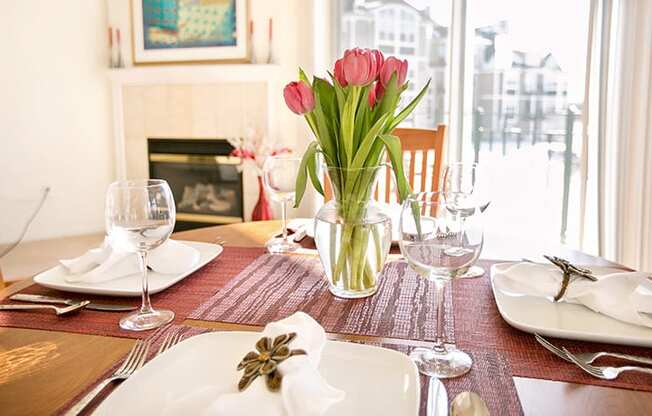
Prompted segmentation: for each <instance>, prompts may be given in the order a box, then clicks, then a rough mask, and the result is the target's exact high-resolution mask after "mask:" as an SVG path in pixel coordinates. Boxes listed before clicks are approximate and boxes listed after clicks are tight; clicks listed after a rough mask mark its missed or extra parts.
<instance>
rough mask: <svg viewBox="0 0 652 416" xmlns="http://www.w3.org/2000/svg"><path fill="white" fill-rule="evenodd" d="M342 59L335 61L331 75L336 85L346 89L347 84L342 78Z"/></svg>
mask: <svg viewBox="0 0 652 416" xmlns="http://www.w3.org/2000/svg"><path fill="white" fill-rule="evenodd" d="M342 59H344V58H340V59H338V60H337V61H335V70H334V71H333V73H334V74H333V75H334V76H335V79H336V80H337V82H338V84H340V85H341V86H342V87H346V86H347V85H348V83H347V82H346V78H344V68H343V63H342Z"/></svg>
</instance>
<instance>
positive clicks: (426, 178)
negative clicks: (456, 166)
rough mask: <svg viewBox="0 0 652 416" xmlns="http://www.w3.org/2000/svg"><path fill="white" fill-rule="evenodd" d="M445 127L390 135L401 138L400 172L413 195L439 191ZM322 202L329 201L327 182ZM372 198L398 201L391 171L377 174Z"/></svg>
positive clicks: (404, 131) (442, 125) (327, 182)
mask: <svg viewBox="0 0 652 416" xmlns="http://www.w3.org/2000/svg"><path fill="white" fill-rule="evenodd" d="M445 133H446V125H444V124H440V125H438V126H437V128H436V129H434V130H432V129H412V128H397V129H395V130H394V132H393V134H394V135H395V136H398V138H399V139H401V147H402V149H403V170H404V172H405V174H406V175H407V179H408V182H409V183H410V188H411V189H412V191H413V192H427V191H437V190H439V181H440V180H441V174H442V166H443V163H442V159H443V153H444V136H445ZM324 185H325V186H324V194H325V200H326V201H329V200H330V199H331V198H332V195H333V192H332V190H331V187H330V182H329V181H328V180H326V181H325V184H324ZM374 199H376V200H377V201H381V202H386V203H392V202H397V201H398V192H397V190H396V184H395V183H394V179H393V172H392V169H391V168H386V169H385V173H384V174H382V173H381V174H380V178H379V180H378V184H377V185H376V190H375V191H374Z"/></svg>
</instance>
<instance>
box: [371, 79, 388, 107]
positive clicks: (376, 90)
mask: <svg viewBox="0 0 652 416" xmlns="http://www.w3.org/2000/svg"><path fill="white" fill-rule="evenodd" d="M383 94H385V88H383V84H381V83H380V82H376V84H375V85H373V86H372V87H371V89H370V90H369V107H371V109H372V110H373V109H374V107H375V106H376V103H378V102H379V101H380V100H382V99H383Z"/></svg>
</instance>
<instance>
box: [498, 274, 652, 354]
mask: <svg viewBox="0 0 652 416" xmlns="http://www.w3.org/2000/svg"><path fill="white" fill-rule="evenodd" d="M512 264H513V263H501V264H496V265H494V266H492V268H491V288H492V289H493V292H494V298H495V299H496V305H497V306H498V311H499V312H500V315H501V316H502V317H503V319H504V320H505V321H506V322H507V323H508V324H510V325H511V326H513V327H514V328H517V329H520V330H521V331H525V332H529V333H535V332H536V333H538V334H541V335H548V336H551V337H555V338H566V339H576V340H581V341H594V342H605V343H609V344H623V345H637V346H642V347H652V328H646V327H642V326H638V325H631V324H627V323H624V322H621V321H618V320H616V319H613V318H610V317H608V316H606V315H602V314H599V313H596V312H593V311H592V310H590V309H589V308H587V307H584V306H582V305H573V304H570V303H565V302H552V301H550V300H548V299H544V298H540V297H534V296H525V295H516V294H507V293H505V292H503V291H501V290H498V289H497V288H496V286H495V285H494V278H493V276H494V274H495V273H496V272H498V271H500V270H504V269H505V268H506V267H509V266H511V265H512ZM591 270H593V273H594V274H596V275H597V276H600V275H602V274H607V273H613V272H614V271H616V270H615V269H608V268H602V267H592V268H591Z"/></svg>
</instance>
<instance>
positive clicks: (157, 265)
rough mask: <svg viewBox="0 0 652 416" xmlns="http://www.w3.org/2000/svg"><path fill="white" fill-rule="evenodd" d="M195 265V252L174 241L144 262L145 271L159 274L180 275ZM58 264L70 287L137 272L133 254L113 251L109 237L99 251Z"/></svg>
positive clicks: (155, 250)
mask: <svg viewBox="0 0 652 416" xmlns="http://www.w3.org/2000/svg"><path fill="white" fill-rule="evenodd" d="M198 261H199V251H198V250H197V249H195V248H194V247H190V246H188V245H186V244H183V243H180V242H178V241H174V240H168V241H166V242H165V243H163V244H162V245H161V246H159V247H157V248H155V249H154V250H152V251H151V252H150V253H149V258H148V263H149V267H150V268H151V269H152V270H154V271H155V272H158V273H163V274H178V273H183V272H185V271H187V270H188V269H190V268H192V267H193V266H194V265H195V264H197V262H198ZM59 263H60V264H61V265H62V266H63V267H64V268H65V269H66V271H67V272H68V273H67V274H66V275H65V276H64V279H65V280H66V281H67V282H70V283H77V282H85V283H100V282H106V281H109V280H114V279H118V278H121V277H125V276H129V275H132V274H136V273H139V272H140V267H139V265H138V257H137V254H135V253H129V252H126V251H121V250H116V249H114V248H113V247H112V246H111V241H110V238H109V237H106V238H105V239H104V242H103V243H102V245H101V246H100V247H98V248H94V249H92V250H89V251H87V252H86V253H84V254H82V255H81V256H79V257H76V258H74V259H68V260H59Z"/></svg>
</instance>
